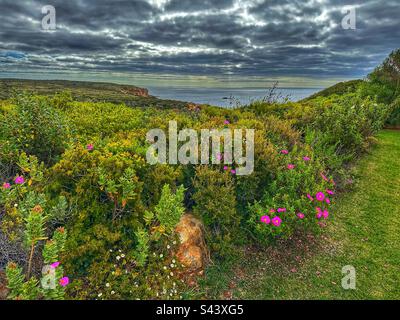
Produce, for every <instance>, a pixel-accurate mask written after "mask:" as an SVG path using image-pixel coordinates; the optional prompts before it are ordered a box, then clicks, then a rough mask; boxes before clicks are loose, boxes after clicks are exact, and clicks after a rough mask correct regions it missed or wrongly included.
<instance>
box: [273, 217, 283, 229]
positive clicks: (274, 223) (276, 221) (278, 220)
mask: <svg viewBox="0 0 400 320" xmlns="http://www.w3.org/2000/svg"><path fill="white" fill-rule="evenodd" d="M281 223H282V219H281V218H279V217H278V216H276V217H274V218H272V224H273V225H274V226H275V227H279V226H280V225H281Z"/></svg>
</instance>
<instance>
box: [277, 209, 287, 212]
mask: <svg viewBox="0 0 400 320" xmlns="http://www.w3.org/2000/svg"><path fill="white" fill-rule="evenodd" d="M277 211H278V212H286V208H278V210H277Z"/></svg>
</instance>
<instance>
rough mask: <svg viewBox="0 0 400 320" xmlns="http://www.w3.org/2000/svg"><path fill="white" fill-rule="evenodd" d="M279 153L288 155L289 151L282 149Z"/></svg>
mask: <svg viewBox="0 0 400 320" xmlns="http://www.w3.org/2000/svg"><path fill="white" fill-rule="evenodd" d="M281 153H282V154H288V153H289V151H288V150H286V149H283V150H281Z"/></svg>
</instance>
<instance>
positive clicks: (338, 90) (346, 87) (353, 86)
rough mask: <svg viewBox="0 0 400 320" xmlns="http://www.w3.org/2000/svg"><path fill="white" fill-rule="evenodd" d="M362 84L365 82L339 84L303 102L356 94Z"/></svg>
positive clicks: (354, 81) (353, 81) (356, 81)
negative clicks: (350, 93)
mask: <svg viewBox="0 0 400 320" xmlns="http://www.w3.org/2000/svg"><path fill="white" fill-rule="evenodd" d="M361 83H363V80H350V81H344V82H339V83H337V84H335V85H333V86H331V87H329V88H326V89H324V90H322V91H319V92H317V93H315V94H313V95H312V96H309V97H308V98H305V99H303V100H302V101H307V100H311V99H314V98H317V97H328V96H330V95H332V94H339V95H340V94H345V93H349V92H354V91H356V90H357V88H358V87H359V85H360V84H361Z"/></svg>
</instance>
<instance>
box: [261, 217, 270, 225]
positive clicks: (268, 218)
mask: <svg viewBox="0 0 400 320" xmlns="http://www.w3.org/2000/svg"><path fill="white" fill-rule="evenodd" d="M261 222H262V223H265V224H270V222H271V218H270V217H269V216H262V217H261Z"/></svg>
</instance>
